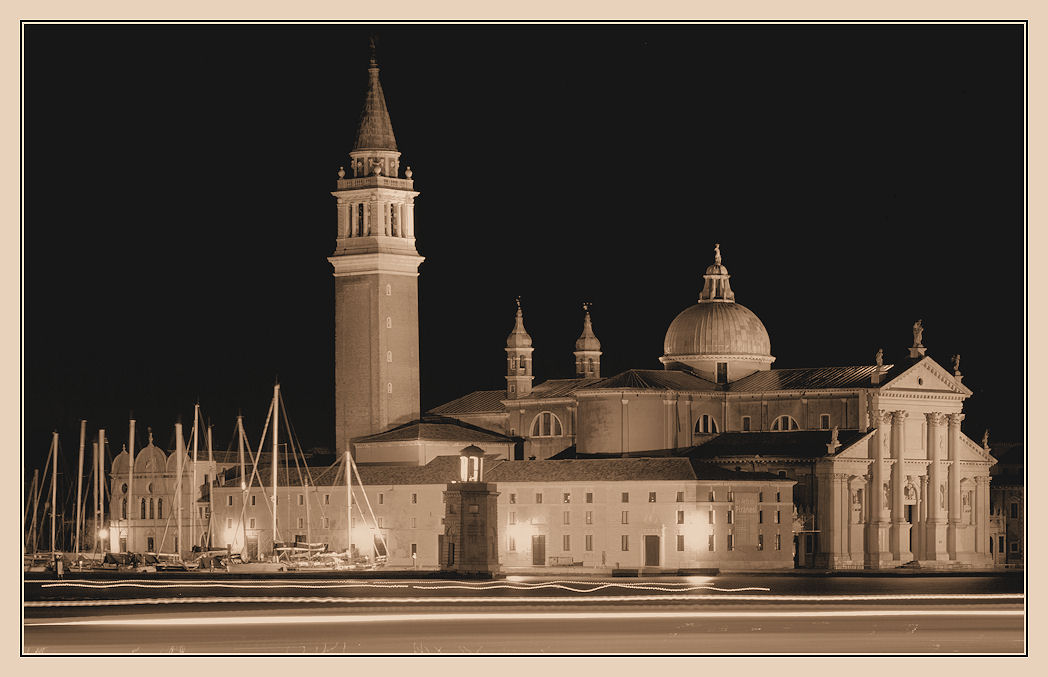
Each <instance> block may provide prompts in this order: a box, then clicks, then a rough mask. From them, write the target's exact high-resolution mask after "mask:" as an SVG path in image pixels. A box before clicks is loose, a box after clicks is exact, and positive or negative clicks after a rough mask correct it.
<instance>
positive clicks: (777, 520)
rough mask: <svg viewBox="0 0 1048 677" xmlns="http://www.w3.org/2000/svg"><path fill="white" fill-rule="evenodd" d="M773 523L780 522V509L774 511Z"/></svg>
mask: <svg viewBox="0 0 1048 677" xmlns="http://www.w3.org/2000/svg"><path fill="white" fill-rule="evenodd" d="M775 523H776V524H782V511H781V510H776V511H775Z"/></svg>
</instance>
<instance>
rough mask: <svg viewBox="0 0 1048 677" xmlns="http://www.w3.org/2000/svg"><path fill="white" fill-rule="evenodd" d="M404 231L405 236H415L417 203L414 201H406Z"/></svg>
mask: <svg viewBox="0 0 1048 677" xmlns="http://www.w3.org/2000/svg"><path fill="white" fill-rule="evenodd" d="M404 232H405V235H404V237H408V238H413V237H415V204H414V203H413V202H405V203H404Z"/></svg>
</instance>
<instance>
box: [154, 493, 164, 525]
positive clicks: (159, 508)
mask: <svg viewBox="0 0 1048 677" xmlns="http://www.w3.org/2000/svg"><path fill="white" fill-rule="evenodd" d="M156 518H157V519H158V520H162V519H164V499H162V498H158V499H156Z"/></svg>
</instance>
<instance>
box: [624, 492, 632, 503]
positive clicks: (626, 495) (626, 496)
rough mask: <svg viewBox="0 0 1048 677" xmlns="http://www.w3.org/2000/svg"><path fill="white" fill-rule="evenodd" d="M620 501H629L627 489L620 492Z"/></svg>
mask: <svg viewBox="0 0 1048 677" xmlns="http://www.w3.org/2000/svg"><path fill="white" fill-rule="evenodd" d="M622 502H623V503H629V502H630V492H628V491H624V492H622Z"/></svg>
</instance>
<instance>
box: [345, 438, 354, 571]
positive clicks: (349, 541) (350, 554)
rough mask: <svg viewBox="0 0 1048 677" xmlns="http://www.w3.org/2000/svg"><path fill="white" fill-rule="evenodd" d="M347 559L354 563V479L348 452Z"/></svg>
mask: <svg viewBox="0 0 1048 677" xmlns="http://www.w3.org/2000/svg"><path fill="white" fill-rule="evenodd" d="M346 557H348V558H349V561H350V563H352V562H353V478H352V473H351V471H350V469H349V452H348V451H347V452H346Z"/></svg>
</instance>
